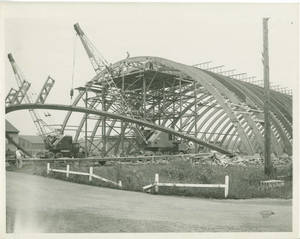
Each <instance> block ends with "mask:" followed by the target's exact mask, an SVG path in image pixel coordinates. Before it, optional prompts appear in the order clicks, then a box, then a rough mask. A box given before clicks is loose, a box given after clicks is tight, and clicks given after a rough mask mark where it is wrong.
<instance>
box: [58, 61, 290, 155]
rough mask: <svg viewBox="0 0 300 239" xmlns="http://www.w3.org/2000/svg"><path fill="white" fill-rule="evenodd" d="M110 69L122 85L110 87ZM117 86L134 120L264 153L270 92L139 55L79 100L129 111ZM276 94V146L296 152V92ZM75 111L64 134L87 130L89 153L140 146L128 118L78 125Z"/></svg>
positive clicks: (93, 118) (93, 83) (96, 81)
mask: <svg viewBox="0 0 300 239" xmlns="http://www.w3.org/2000/svg"><path fill="white" fill-rule="evenodd" d="M108 70H109V71H110V73H109V77H110V78H112V79H113V81H114V84H113V85H114V86H113V87H116V88H118V89H112V87H109V88H107V87H103V84H102V83H101V82H105V77H108V73H107V71H108ZM116 92H118V93H117V94H120V93H121V94H122V95H123V96H124V97H125V98H126V100H127V103H128V104H129V105H130V109H131V114H130V117H129V118H134V119H139V120H142V121H143V122H150V123H152V124H154V125H158V126H161V127H164V128H169V129H170V131H169V133H170V134H173V132H174V131H176V132H179V133H180V136H178V135H177V136H176V137H179V138H183V137H182V136H183V135H188V136H191V137H195V138H197V139H199V140H200V141H201V142H205V143H207V145H209V146H211V145H214V146H216V147H218V148H221V149H223V150H224V151H226V152H240V153H245V154H250V155H251V154H255V153H262V152H263V151H264V138H263V136H264V127H263V126H264V121H263V94H264V92H263V88H262V87H259V86H257V85H254V84H251V83H249V82H246V81H242V80H237V79H233V78H231V77H229V76H224V75H221V74H218V73H214V72H211V71H208V70H202V69H199V68H196V67H193V66H188V65H184V64H180V63H177V62H174V61H171V60H167V59H163V58H159V57H149V56H145V57H133V58H127V59H124V60H122V61H119V62H116V63H115V64H112V65H111V66H110V68H109V69H103V70H102V71H101V72H99V73H98V74H97V75H96V76H95V77H94V78H93V79H92V80H90V81H88V82H87V83H86V85H85V86H83V87H79V88H77V95H76V97H75V99H74V101H73V103H72V106H73V107H75V106H78V107H85V106H86V107H87V108H88V109H90V110H96V111H97V110H100V111H106V112H110V113H113V114H119V115H121V116H122V115H123V116H126V114H125V113H124V111H123V110H121V109H120V105H119V104H118V101H117V100H116V99H117V98H118V97H119V96H118V95H116ZM270 97H271V102H270V123H271V142H272V146H271V151H272V152H273V153H275V154H282V153H284V152H285V153H287V154H289V155H291V154H292V138H293V135H292V97H291V95H287V94H284V93H280V92H277V91H274V90H272V91H271V95H270ZM75 116H76V113H74V112H73V111H69V112H67V114H66V117H65V119H64V121H63V123H62V126H61V132H62V133H67V132H68V131H69V132H70V131H73V132H74V140H75V141H81V140H83V139H84V138H85V134H86V135H87V140H88V151H89V153H90V154H98V153H99V152H101V154H102V155H104V156H106V155H112V154H114V155H119V154H120V155H122V154H123V155H126V154H130V153H133V152H137V151H140V150H141V142H140V141H138V139H137V135H136V134H135V131H134V130H133V128H132V126H131V124H130V122H129V121H128V120H124V119H121V118H111V117H109V116H107V115H102V116H97V115H94V114H93V115H92V114H88V116H87V117H86V115H85V114H82V115H81V117H82V118H81V120H80V121H79V124H77V125H74V124H72V122H78V120H76V119H78V115H77V116H76V117H75ZM72 117H73V118H74V119H73V120H72ZM127 117H128V115H127ZM85 121H88V126H89V127H88V129H85V128H84V125H85ZM131 123H132V122H131ZM142 129H143V128H142ZM183 140H188V139H187V138H185V139H183ZM200 141H199V142H200ZM194 142H195V143H196V141H194ZM199 145H202V146H203V144H198V143H196V145H195V149H196V151H197V150H205V149H203V147H199ZM210 148H211V147H210Z"/></svg>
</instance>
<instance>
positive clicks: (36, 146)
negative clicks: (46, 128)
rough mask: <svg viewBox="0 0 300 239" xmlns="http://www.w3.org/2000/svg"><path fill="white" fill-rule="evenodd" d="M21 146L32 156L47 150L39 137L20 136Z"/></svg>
mask: <svg viewBox="0 0 300 239" xmlns="http://www.w3.org/2000/svg"><path fill="white" fill-rule="evenodd" d="M19 145H20V146H21V147H22V148H23V149H25V150H26V151H27V152H28V153H30V154H31V155H36V154H37V153H38V152H42V151H45V150H46V148H45V144H44V141H43V138H42V137H41V136H38V135H20V136H19Z"/></svg>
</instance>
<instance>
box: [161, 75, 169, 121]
mask: <svg viewBox="0 0 300 239" xmlns="http://www.w3.org/2000/svg"><path fill="white" fill-rule="evenodd" d="M165 108H166V81H165V80H164V79H163V106H162V112H164V114H165V113H166V112H165ZM167 117H168V116H167Z"/></svg>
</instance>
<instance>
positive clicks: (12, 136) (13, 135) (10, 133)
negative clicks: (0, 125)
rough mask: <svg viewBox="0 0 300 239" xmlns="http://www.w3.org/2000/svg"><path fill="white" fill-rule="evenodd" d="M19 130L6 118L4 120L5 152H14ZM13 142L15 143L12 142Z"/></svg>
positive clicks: (17, 142)
mask: <svg viewBox="0 0 300 239" xmlns="http://www.w3.org/2000/svg"><path fill="white" fill-rule="evenodd" d="M19 132H20V131H19V130H18V129H17V128H16V127H15V126H13V125H12V124H11V123H10V122H9V121H8V120H5V136H6V138H5V149H6V152H9V151H10V152H15V151H16V150H17V146H16V144H19ZM12 141H13V142H15V144H14V143H13V142H12Z"/></svg>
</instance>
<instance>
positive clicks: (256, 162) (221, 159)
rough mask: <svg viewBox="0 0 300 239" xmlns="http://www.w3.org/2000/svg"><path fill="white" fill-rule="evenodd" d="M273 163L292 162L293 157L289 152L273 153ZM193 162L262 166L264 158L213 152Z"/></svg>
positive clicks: (193, 159)
mask: <svg viewBox="0 0 300 239" xmlns="http://www.w3.org/2000/svg"><path fill="white" fill-rule="evenodd" d="M271 157H272V163H273V165H274V166H275V167H278V166H284V165H288V164H290V163H292V157H291V156H289V155H287V154H282V155H281V156H279V157H277V156H275V155H274V154H272V155H271ZM192 162H193V163H194V164H210V165H219V166H223V167H228V166H242V167H247V166H258V167H259V166H262V165H263V164H264V160H263V158H262V156H261V155H259V154H255V155H252V156H248V155H244V156H243V155H236V156H234V157H229V156H226V155H223V154H218V153H212V154H211V155H209V156H197V155H195V156H194V157H192Z"/></svg>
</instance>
